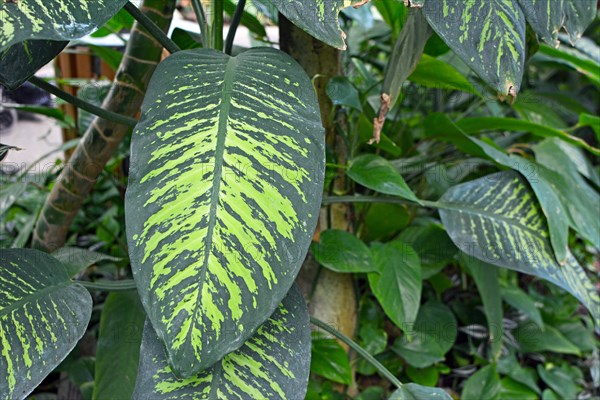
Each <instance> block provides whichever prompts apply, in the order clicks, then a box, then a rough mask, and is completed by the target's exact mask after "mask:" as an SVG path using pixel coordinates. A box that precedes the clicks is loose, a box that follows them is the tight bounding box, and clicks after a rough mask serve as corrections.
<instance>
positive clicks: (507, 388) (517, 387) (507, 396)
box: [500, 378, 539, 400]
mask: <svg viewBox="0 0 600 400" xmlns="http://www.w3.org/2000/svg"><path fill="white" fill-rule="evenodd" d="M500 385H502V388H501V389H500V399H501V400H537V399H539V396H538V394H537V393H536V392H535V391H533V390H531V389H530V388H528V387H527V386H525V385H523V384H522V383H519V382H517V381H516V380H514V379H511V378H503V379H502V380H501V381H500Z"/></svg>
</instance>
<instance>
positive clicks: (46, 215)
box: [32, 0, 175, 252]
mask: <svg viewBox="0 0 600 400" xmlns="http://www.w3.org/2000/svg"><path fill="white" fill-rule="evenodd" d="M174 9H175V0H144V2H143V5H142V7H141V10H142V12H143V13H144V14H145V15H146V17H148V18H149V19H151V20H152V21H153V24H152V26H155V25H156V26H158V27H159V28H160V29H161V31H163V32H166V31H168V28H169V25H170V23H171V19H172V13H173V10H174ZM162 52H163V48H162V46H161V44H160V42H159V41H157V39H155V38H153V37H152V36H151V34H150V33H149V32H148V31H146V30H145V29H144V27H143V25H142V24H141V23H136V24H135V25H134V27H133V29H132V32H131V37H130V38H129V42H128V43H127V48H126V49H125V54H124V56H123V60H122V61H121V65H120V66H119V70H118V71H117V76H116V77H115V80H114V82H113V84H112V87H111V89H110V91H109V93H108V95H107V96H106V98H105V100H104V102H103V104H102V108H103V109H104V110H107V111H110V112H113V113H117V114H120V115H126V116H129V117H130V118H133V117H135V116H136V115H137V113H138V112H139V109H140V106H141V104H142V101H143V100H144V95H145V93H146V89H147V87H148V82H149V81H150V78H151V77H152V74H153V73H154V70H155V69H156V66H157V65H158V63H159V62H160V59H161V57H162ZM130 131H131V128H130V127H129V126H127V125H122V124H117V123H115V122H113V121H109V120H106V119H103V118H99V117H97V118H95V119H94V120H93V121H92V123H91V124H90V126H89V127H88V128H87V130H86V132H85V134H84V135H83V137H82V138H81V141H80V142H79V144H78V145H77V147H76V148H75V151H74V152H73V154H72V155H71V157H70V159H69V160H68V161H67V162H66V163H65V166H64V168H63V170H62V172H61V174H60V177H59V178H58V179H57V180H56V183H55V184H54V186H53V187H52V190H51V192H50V194H49V195H48V197H47V198H46V202H45V203H44V207H43V208H42V211H41V213H40V217H39V218H38V220H37V222H36V226H35V230H34V233H33V242H32V247H34V248H37V249H40V250H43V251H46V252H52V251H53V250H56V249H58V248H60V247H62V246H63V245H64V244H65V241H66V238H67V235H68V233H69V228H70V227H71V224H72V222H73V220H74V219H75V216H76V215H77V212H78V211H79V209H80V208H81V205H82V204H83V202H84V200H85V199H86V197H87V195H88V194H89V193H90V191H91V190H92V188H93V187H94V184H95V182H96V179H97V178H98V176H99V175H100V173H101V172H102V170H103V169H104V166H105V165H106V163H107V162H108V160H110V158H111V157H112V156H113V154H114V153H115V151H116V149H117V148H118V147H119V146H120V145H121V142H122V141H123V138H125V136H126V135H127V134H128V133H129V132H130Z"/></svg>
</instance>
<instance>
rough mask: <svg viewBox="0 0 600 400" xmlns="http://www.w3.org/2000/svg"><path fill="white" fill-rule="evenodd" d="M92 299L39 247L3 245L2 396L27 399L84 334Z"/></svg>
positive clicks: (0, 288) (0, 297) (0, 265)
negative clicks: (24, 247) (16, 247)
mask: <svg viewBox="0 0 600 400" xmlns="http://www.w3.org/2000/svg"><path fill="white" fill-rule="evenodd" d="M91 313H92V298H91V296H90V294H89V293H88V291H87V290H86V289H84V288H83V287H82V286H81V285H77V284H71V281H70V280H69V275H68V273H67V270H66V268H65V267H64V266H63V265H62V264H61V263H60V262H58V261H57V260H56V259H54V258H52V257H51V256H49V255H47V254H45V253H42V252H40V251H37V250H30V249H10V250H6V249H3V250H0V398H2V399H22V398H25V396H27V395H28V394H29V393H30V392H31V391H32V390H33V389H34V388H36V387H37V385H38V384H39V383H40V382H41V381H42V380H43V379H44V378H45V377H46V375H48V374H49V373H50V372H52V370H53V369H54V368H55V367H56V366H57V365H58V364H59V363H60V362H61V361H62V360H63V359H64V358H65V357H66V356H67V355H68V354H69V352H70V351H71V350H72V349H73V347H75V344H76V343H77V341H79V339H80V338H81V337H82V336H83V334H84V333H85V329H86V327H87V324H88V321H89V319H90V316H91Z"/></svg>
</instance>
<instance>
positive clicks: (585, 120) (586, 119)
mask: <svg viewBox="0 0 600 400" xmlns="http://www.w3.org/2000/svg"><path fill="white" fill-rule="evenodd" d="M579 125H580V126H589V127H591V128H592V129H593V130H594V133H595V134H596V139H597V140H599V141H600V117H598V116H595V115H591V114H586V113H583V114H581V115H579Z"/></svg>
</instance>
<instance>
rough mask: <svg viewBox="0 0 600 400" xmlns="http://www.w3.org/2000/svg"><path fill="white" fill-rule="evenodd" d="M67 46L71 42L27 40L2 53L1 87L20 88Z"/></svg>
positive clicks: (0, 62) (0, 59) (0, 56)
mask: <svg viewBox="0 0 600 400" xmlns="http://www.w3.org/2000/svg"><path fill="white" fill-rule="evenodd" d="M1 7H2V5H0V8H1ZM1 13H2V11H0V19H2V17H1V15H2V14H1ZM67 44H69V42H59V41H52V40H26V41H24V42H21V43H17V44H14V45H12V46H10V47H9V48H7V49H6V50H3V51H2V52H1V53H0V85H3V86H5V87H6V88H7V89H9V90H13V89H16V88H18V87H19V86H21V85H22V84H23V83H24V82H25V81H26V80H27V79H29V78H31V77H32V76H33V75H34V74H35V73H36V72H37V70H38V69H40V68H42V67H43V66H44V65H46V64H48V63H49V62H50V61H52V60H53V59H54V57H56V56H57V55H58V53H60V52H61V51H62V50H63V49H64V48H65V47H66V46H67Z"/></svg>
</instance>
